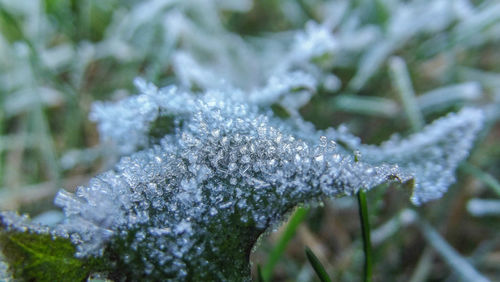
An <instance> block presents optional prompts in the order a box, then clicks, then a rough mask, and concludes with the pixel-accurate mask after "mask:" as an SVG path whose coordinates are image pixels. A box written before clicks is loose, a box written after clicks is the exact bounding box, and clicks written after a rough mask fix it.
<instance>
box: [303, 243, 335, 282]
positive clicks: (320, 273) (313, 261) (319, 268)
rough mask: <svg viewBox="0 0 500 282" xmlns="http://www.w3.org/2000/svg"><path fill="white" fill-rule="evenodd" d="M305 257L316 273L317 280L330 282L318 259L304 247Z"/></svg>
mask: <svg viewBox="0 0 500 282" xmlns="http://www.w3.org/2000/svg"><path fill="white" fill-rule="evenodd" d="M306 256H307V259H308V260H309V263H311V266H312V267H313V269H314V271H315V272H316V275H318V278H319V280H320V281H321V282H331V281H332V279H330V276H328V273H327V272H326V270H325V268H324V267H323V265H322V264H321V262H320V261H319V259H318V258H317V257H316V255H314V253H313V252H312V251H311V249H309V248H308V247H306Z"/></svg>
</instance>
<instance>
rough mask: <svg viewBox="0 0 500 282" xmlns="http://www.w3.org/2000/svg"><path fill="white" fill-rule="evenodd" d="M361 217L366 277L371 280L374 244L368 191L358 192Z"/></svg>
mask: <svg viewBox="0 0 500 282" xmlns="http://www.w3.org/2000/svg"><path fill="white" fill-rule="evenodd" d="M358 209H359V219H360V221H361V232H362V234H363V250H364V253H365V265H364V279H363V281H365V282H369V281H371V280H372V279H371V277H372V245H371V239H370V221H369V218H368V205H367V203H366V192H365V191H364V190H359V192H358Z"/></svg>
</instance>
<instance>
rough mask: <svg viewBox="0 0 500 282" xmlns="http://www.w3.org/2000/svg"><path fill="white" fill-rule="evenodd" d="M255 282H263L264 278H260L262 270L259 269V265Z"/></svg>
mask: <svg viewBox="0 0 500 282" xmlns="http://www.w3.org/2000/svg"><path fill="white" fill-rule="evenodd" d="M257 281H258V282H264V277H262V268H261V267H260V264H258V265H257Z"/></svg>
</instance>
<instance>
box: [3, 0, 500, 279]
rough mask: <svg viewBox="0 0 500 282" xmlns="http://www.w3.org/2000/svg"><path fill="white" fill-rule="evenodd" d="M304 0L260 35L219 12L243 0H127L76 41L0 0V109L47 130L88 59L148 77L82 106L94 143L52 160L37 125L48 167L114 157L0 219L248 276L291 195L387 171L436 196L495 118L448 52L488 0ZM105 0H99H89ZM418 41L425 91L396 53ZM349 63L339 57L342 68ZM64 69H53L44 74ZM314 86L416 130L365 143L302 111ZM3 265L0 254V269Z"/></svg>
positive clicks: (129, 257) (361, 182)
mask: <svg viewBox="0 0 500 282" xmlns="http://www.w3.org/2000/svg"><path fill="white" fill-rule="evenodd" d="M311 2H314V3H312V4H310V6H307V5H305V4H304V3H303V2H302V1H283V3H275V4H273V5H274V6H273V7H274V8H275V9H276V10H277V11H279V15H280V18H282V20H283V21H284V22H286V23H287V27H288V28H289V29H290V30H287V31H284V30H279V29H278V28H276V30H273V28H274V27H272V28H270V29H271V31H273V32H268V33H264V34H262V33H260V34H257V33H254V31H252V30H244V28H243V27H241V30H238V25H237V24H236V23H235V26H234V27H233V28H228V24H227V22H228V19H227V17H230V15H233V16H234V15H236V17H237V16H239V15H240V14H243V13H252V11H253V10H252V7H253V4H255V3H253V4H252V2H251V1H244V0H241V1H234V0H220V1H194V0H190V1H185V0H184V1H175V0H150V1H126V4H123V6H120V9H118V10H117V11H116V12H114V13H113V14H112V17H110V22H109V23H108V24H107V25H106V28H105V29H104V30H105V31H104V32H103V34H102V38H101V39H100V40H93V41H86V40H81V41H79V42H77V43H76V44H73V45H72V44H70V43H61V44H54V40H55V39H56V38H57V32H56V27H54V26H53V21H51V20H50V19H49V18H48V17H46V16H45V15H44V14H43V13H42V12H41V11H42V10H43V7H42V2H41V1H33V4H32V5H31V4H30V5H25V4H22V3H17V2H15V1H1V0H0V4H1V6H0V7H1V8H2V11H6V13H12V14H14V15H20V16H21V17H22V18H23V19H24V20H22V21H20V24H19V26H18V28H19V30H20V32H21V33H22V35H23V36H24V38H25V40H23V41H19V42H15V43H12V44H10V43H9V42H8V39H6V38H3V37H2V35H1V34H0V51H1V52H0V66H2V68H0V90H1V91H3V92H5V93H7V94H6V95H4V96H3V97H2V100H1V102H2V104H1V106H2V107H3V109H4V110H3V112H2V115H5V116H6V117H8V118H11V119H15V118H17V117H19V116H21V115H22V114H25V113H33V112H35V113H36V114H34V115H33V120H34V122H35V124H36V126H35V127H36V128H48V127H49V123H48V122H47V120H46V119H45V118H44V114H43V110H44V109H45V108H51V107H54V106H57V105H58V104H61V103H71V104H73V106H75V104H76V105H77V104H78V103H75V100H74V99H75V93H77V92H78V91H80V89H83V88H84V86H85V81H86V79H87V78H86V73H87V72H88V70H89V69H91V68H92V66H93V65H95V64H98V63H99V62H101V61H105V60H109V61H112V62H114V63H115V64H116V65H118V66H121V65H123V66H124V67H123V68H127V69H128V68H130V69H128V73H125V74H123V75H121V76H120V78H119V79H120V81H119V83H117V82H112V83H111V84H112V85H118V86H117V87H123V86H119V85H120V83H129V82H123V81H125V80H132V77H135V76H141V77H145V79H143V78H136V79H135V80H134V84H135V88H136V91H137V92H138V93H136V94H134V95H128V91H125V90H123V91H118V90H117V89H109V90H108V91H115V90H116V91H115V92H114V95H112V96H113V98H115V101H99V102H94V103H92V105H91V106H90V105H88V107H89V108H90V111H89V119H90V120H91V121H93V122H95V123H96V125H97V130H98V132H99V138H100V141H101V145H99V147H96V148H95V149H93V148H91V149H85V150H86V151H84V150H79V151H68V152H67V154H66V155H65V156H63V158H61V160H58V159H57V158H56V156H55V153H54V152H55V149H54V148H55V145H54V144H53V143H52V140H51V139H50V136H46V135H44V134H46V133H44V131H43V130H41V131H40V132H38V131H35V133H36V134H37V135H36V136H41V137H42V140H43V141H42V142H41V145H39V146H40V150H41V151H42V152H44V153H43V154H42V155H43V158H44V159H45V160H46V161H47V163H48V164H49V169H48V171H49V173H48V174H49V179H50V180H53V181H57V180H58V179H59V178H60V174H61V170H62V169H68V170H69V169H70V168H72V167H74V166H76V165H77V164H82V163H86V162H87V163H91V162H93V161H94V160H95V159H97V158H98V157H105V158H106V159H107V160H108V163H110V164H111V165H109V167H107V168H106V169H105V170H104V172H101V173H99V174H97V176H94V177H92V178H91V179H90V180H89V181H88V184H86V185H83V186H80V187H78V188H77V189H76V191H75V192H74V193H71V192H68V191H66V190H60V191H59V192H58V193H57V195H56V196H55V200H54V203H55V205H56V206H58V207H60V208H61V209H62V210H63V212H64V219H63V220H62V221H60V222H57V223H55V224H54V225H53V226H47V225H43V224H35V223H32V222H31V221H30V220H29V219H28V218H27V217H23V216H19V215H17V214H16V213H14V212H2V213H0V223H2V225H3V228H4V230H5V232H7V233H8V232H28V233H35V234H49V235H51V236H53V237H54V238H67V239H69V240H70V241H71V243H72V244H73V245H74V246H75V247H76V249H75V254H74V255H75V256H76V257H77V258H78V259H82V260H83V259H88V258H103V259H104V260H105V261H106V263H105V264H106V266H105V267H103V268H104V272H105V273H109V274H111V275H112V276H113V277H114V278H118V279H123V278H127V279H131V280H140V279H151V280H155V279H161V280H168V279H170V280H176V281H178V280H181V281H182V280H195V281H197V280H205V281H207V280H250V279H251V273H250V266H249V256H250V253H251V251H252V249H253V248H254V244H255V243H256V242H257V240H258V238H259V236H260V235H261V234H263V233H264V232H265V231H266V230H270V229H273V228H277V227H278V226H279V224H280V223H281V222H283V221H284V220H285V219H286V217H287V216H288V215H289V214H290V213H291V212H293V210H294V209H295V208H296V207H297V206H302V205H316V204H318V203H320V202H321V201H324V200H325V199H331V198H336V197H342V196H349V195H353V194H355V193H357V192H358V191H359V190H360V189H363V190H370V189H372V188H375V187H377V186H379V185H380V184H383V183H392V182H397V183H399V184H400V185H399V187H403V189H409V193H411V201H412V203H413V204H415V205H416V206H419V205H422V204H424V203H426V202H428V201H431V200H436V199H439V198H441V197H442V196H443V195H444V193H445V192H446V191H447V190H448V188H449V187H450V185H452V184H453V183H454V182H455V174H456V170H457V168H458V167H459V165H460V164H461V162H462V161H464V160H465V159H466V158H467V157H468V155H469V152H470V151H471V149H472V148H473V146H474V144H475V142H476V139H477V137H478V136H480V135H481V134H485V133H482V132H484V131H482V129H483V128H485V127H486V128H487V129H488V128H490V127H491V126H492V125H493V124H494V123H495V122H496V121H497V120H498V118H499V116H500V114H499V112H500V111H499V110H498V107H499V103H500V85H499V84H498V81H497V79H498V78H499V77H500V75H499V74H497V73H493V72H485V71H482V70H479V69H473V68H470V67H465V66H458V65H457V64H458V61H459V59H458V57H460V56H459V55H460V54H458V53H459V52H460V50H467V49H474V48H479V47H478V46H485V45H487V44H494V43H497V42H498V40H499V39H500V38H499V34H500V32H499V31H500V3H498V2H496V1H484V2H483V3H482V4H479V5H473V4H472V3H470V2H469V1H466V0H454V1H445V0H442V1H440V0H438V1H405V2H399V1H390V0H384V1H375V2H373V3H371V2H370V1H367V2H362V3H359V4H350V3H349V2H348V1H332V2H323V1H311ZM368 2H370V3H368ZM96 5H97V4H96ZM99 5H101V6H99ZM107 5H109V6H110V7H112V6H113V1H103V2H102V3H101V4H98V7H99V9H102V10H103V11H106V10H107V9H108V10H109V9H110V8H109V7H108V6H107ZM255 5H257V4H255ZM313 7H315V8H314V9H312V8H313ZM311 9H312V10H311ZM372 10H376V11H377V12H376V13H374V12H372ZM310 17H313V19H308V20H305V19H307V18H310ZM233 20H234V19H233ZM270 21H272V20H270ZM250 35H252V36H250ZM56 41H57V40H56ZM415 41H418V42H419V44H416V46H418V48H416V49H415V50H413V51H414V52H415V53H416V54H417V55H415V57H423V58H427V59H428V60H430V61H431V58H435V57H437V59H436V60H439V61H440V64H439V68H434V67H433V64H432V63H435V62H434V61H431V62H430V63H428V65H423V66H421V69H422V70H419V71H421V72H424V74H422V76H426V75H427V76H430V77H432V79H431V80H432V86H433V85H438V86H437V87H431V88H425V91H423V92H422V93H416V92H417V91H416V90H415V89H414V88H413V86H412V84H413V82H412V77H411V76H410V72H409V71H408V69H407V68H408V66H407V65H406V63H407V61H405V58H404V56H403V55H405V54H403V55H402V54H401V53H404V52H403V50H404V48H405V46H407V45H408V44H410V43H413V44H414V42H415ZM396 55H398V56H401V57H397V56H396ZM410 59H412V58H410ZM408 61H410V60H408ZM145 62H146V63H145ZM387 63H388V64H387ZM408 63H410V62H408ZM144 64H145V65H146V67H145V68H144ZM387 65H388V67H389V72H390V75H389V77H390V79H389V80H383V81H382V83H381V84H383V83H387V81H389V84H390V85H392V86H391V87H392V88H394V92H395V93H397V95H399V97H400V100H401V101H400V102H399V101H398V100H397V99H393V98H387V97H382V96H380V97H379V96H376V95H371V94H370V95H367V94H365V95H361V94H360V93H366V91H367V89H373V87H372V86H371V85H373V84H374V78H375V80H377V79H380V75H379V73H381V72H382V71H383V70H385V68H387ZM131 66H133V67H131ZM118 68H120V67H118ZM345 69H352V70H353V72H352V75H350V76H347V77H348V78H345V77H344V75H343V74H342V70H345ZM452 69H453V70H452ZM45 71H46V72H45ZM337 71H338V72H337ZM412 71H413V72H415V71H414V70H412ZM426 72H430V73H429V74H427V73H426ZM42 73H47V75H46V76H47V77H48V79H47V80H46V77H41V76H40V75H41V74H42ZM165 73H167V75H165ZM61 76H64V77H65V79H64V83H60V84H56V83H54V84H53V85H52V84H51V83H50V81H53V80H56V79H59V78H60V77H61ZM450 77H453V79H450ZM456 77H459V79H457V78H456ZM150 81H154V82H156V83H158V85H161V86H162V87H160V88H159V87H157V86H156V85H155V84H154V83H152V82H150ZM375 84H376V82H375ZM33 93H38V94H37V95H34V94H33ZM485 93H488V94H487V95H486V94H485ZM326 94H328V95H332V96H333V97H334V98H332V99H330V100H328V104H329V105H331V106H332V107H337V108H341V109H342V110H344V111H347V112H353V113H357V114H362V115H368V116H382V117H385V118H396V117H400V115H405V117H406V119H407V124H408V125H409V127H411V128H412V131H413V133H412V134H407V133H402V134H398V133H396V134H394V135H392V137H390V138H389V139H388V140H387V141H385V142H382V143H380V144H379V145H373V144H365V143H363V142H362V140H361V138H360V137H357V136H356V134H354V133H351V132H350V129H349V127H348V126H347V125H340V126H338V127H331V124H328V126H321V124H317V123H311V122H310V121H308V120H307V119H306V118H305V117H304V116H303V113H304V111H303V109H304V108H305V107H308V106H310V105H312V104H314V103H316V102H315V100H314V99H315V98H317V96H324V95H326ZM124 96H125V97H124ZM117 97H118V98H117ZM107 100H109V99H107ZM485 102H486V103H485ZM75 107H77V106H75ZM430 117H432V118H430ZM434 119H435V120H434ZM432 120H434V121H432ZM427 123H428V124H427ZM336 124H338V123H336ZM426 124H427V125H426ZM485 125H486V126H485ZM68 127H71V124H70V125H68ZM0 145H1V144H0ZM33 146H36V145H33ZM0 149H2V147H1V146H0ZM84 156H86V158H85V157H84ZM115 160H116V162H115ZM7 183H8V182H7ZM67 188H71V187H67ZM68 190H70V189H68ZM0 192H1V191H0ZM480 201H481V200H479V199H476V200H472V201H470V202H469V206H468V208H469V210H470V212H471V213H473V214H477V215H481V214H488V213H492V211H491V210H493V211H495V212H498V201H496V202H495V201H491V202H488V207H490V208H489V209H488V210H486V211H485V209H482V208H484V207H481V206H482V205H483V204H484V203H483V202H480ZM426 228H427V226H426V225H425V228H424V231H426V230H427V233H425V232H424V235H425V234H430V235H429V236H428V237H429V238H431V237H432V236H434V237H435V236H438V235H436V234H434V233H433V232H435V231H433V230H432V229H429V228H427V229H426ZM428 230H431V231H428ZM381 236H382V235H381ZM434 237H432V238H434ZM437 238H440V237H437ZM439 240H442V238H440V239H439ZM440 242H441V241H440ZM436 244H437V245H438V247H436V249H439V246H442V245H443V244H441V243H436ZM440 244H441V245H440ZM445 249H446V250H451V251H447V255H449V256H450V257H452V258H453V257H454V256H455V257H456V256H457V255H456V252H455V251H454V250H453V249H451V247H450V246H448V245H446V248H445ZM0 254H1V253H0ZM459 262H460V264H466V263H467V262H466V261H465V260H463V259H462V258H460V260H459ZM4 265H6V264H4V263H3V259H2V257H0V278H2V277H3V276H4V274H5V273H6V272H5V268H6V267H4ZM228 266H229V267H228ZM451 267H453V265H452V266H451ZM103 268H102V267H101V268H98V269H97V270H96V271H101V270H102V269H103ZM469 268H470V269H471V270H470V271H469V273H470V272H474V275H475V273H476V272H475V270H474V268H472V267H471V266H469V265H468V264H467V269H469ZM463 272H466V271H463ZM478 275H479V274H478ZM5 277H7V274H5ZM464 277H467V273H466V274H464ZM469 277H473V276H469Z"/></svg>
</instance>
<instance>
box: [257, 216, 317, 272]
mask: <svg viewBox="0 0 500 282" xmlns="http://www.w3.org/2000/svg"><path fill="white" fill-rule="evenodd" d="M308 212H309V208H306V207H299V208H297V209H296V210H295V212H294V213H293V215H292V216H291V217H290V220H289V221H288V225H287V226H286V228H285V231H284V232H283V235H282V236H281V238H280V239H279V241H278V243H277V244H276V246H275V247H274V248H273V249H272V251H271V253H270V254H269V259H268V261H267V263H266V264H265V265H264V267H263V268H262V278H263V280H264V281H270V280H271V276H272V274H273V269H274V266H276V264H277V263H278V261H279V260H280V258H281V256H282V255H283V252H284V251H285V249H286V247H287V245H288V243H289V242H290V240H291V239H292V238H293V236H294V235H295V231H296V230H297V228H298V227H299V225H300V223H301V222H302V221H303V220H304V219H305V218H306V216H307V213H308Z"/></svg>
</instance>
